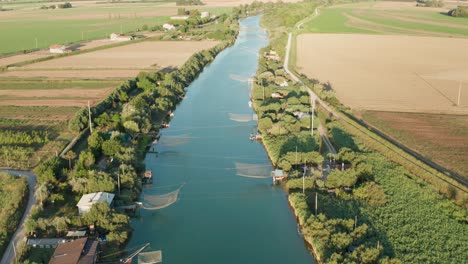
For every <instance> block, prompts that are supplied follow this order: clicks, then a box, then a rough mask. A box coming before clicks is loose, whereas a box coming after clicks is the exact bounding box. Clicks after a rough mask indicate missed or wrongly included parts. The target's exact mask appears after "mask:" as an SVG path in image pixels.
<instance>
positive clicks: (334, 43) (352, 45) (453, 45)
mask: <svg viewBox="0 0 468 264" xmlns="http://www.w3.org/2000/svg"><path fill="white" fill-rule="evenodd" d="M297 43H298V44H297V54H298V55H297V69H298V71H299V72H301V73H304V74H306V75H307V76H308V77H310V78H314V79H318V80H319V81H320V82H329V83H330V84H331V86H332V88H333V89H334V90H335V91H336V94H337V97H338V98H339V99H340V101H341V102H342V103H344V104H345V105H347V106H350V107H351V108H353V109H364V110H384V111H402V112H426V113H444V114H468V63H467V62H468V53H467V52H465V51H466V50H468V39H457V38H441V37H419V36H418V37H414V36H402V35H361V34H303V35H299V36H298V39H297ZM460 84H461V87H462V88H461V97H460V106H457V104H458V91H459V87H460Z"/></svg>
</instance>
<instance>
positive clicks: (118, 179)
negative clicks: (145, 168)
mask: <svg viewBox="0 0 468 264" xmlns="http://www.w3.org/2000/svg"><path fill="white" fill-rule="evenodd" d="M117 187H118V188H119V195H120V174H118V173H117Z"/></svg>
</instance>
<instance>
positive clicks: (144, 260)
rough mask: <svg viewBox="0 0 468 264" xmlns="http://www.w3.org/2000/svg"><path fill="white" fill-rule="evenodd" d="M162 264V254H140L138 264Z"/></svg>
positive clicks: (155, 252)
mask: <svg viewBox="0 0 468 264" xmlns="http://www.w3.org/2000/svg"><path fill="white" fill-rule="evenodd" d="M160 262H162V252H161V250H158V251H150V252H141V253H140V254H138V264H152V263H160Z"/></svg>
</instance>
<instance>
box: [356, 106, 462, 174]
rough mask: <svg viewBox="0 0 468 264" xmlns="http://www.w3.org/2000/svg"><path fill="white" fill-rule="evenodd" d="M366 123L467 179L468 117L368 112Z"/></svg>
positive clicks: (364, 116)
mask: <svg viewBox="0 0 468 264" xmlns="http://www.w3.org/2000/svg"><path fill="white" fill-rule="evenodd" d="M363 119H364V120H365V121H366V122H368V123H370V124H371V125H373V126H375V127H377V128H378V129H379V130H381V131H383V132H384V133H386V134H387V135H389V136H391V137H393V138H395V139H396V140H398V141H399V142H401V143H403V144H404V145H406V146H408V147H410V148H412V149H414V150H416V151H418V152H419V153H421V154H422V155H424V156H425V157H427V158H429V159H431V160H433V161H435V162H436V163H438V164H440V165H442V166H444V167H446V168H448V169H450V170H452V171H455V172H457V173H458V174H460V175H462V176H464V177H465V178H467V179H468V159H467V156H466V153H468V116H456V115H435V114H420V113H393V112H378V111H366V112H364V114H363Z"/></svg>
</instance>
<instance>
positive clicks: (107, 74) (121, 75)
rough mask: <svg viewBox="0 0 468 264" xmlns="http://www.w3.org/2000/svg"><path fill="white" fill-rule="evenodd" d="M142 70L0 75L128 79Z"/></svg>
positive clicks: (8, 72)
mask: <svg viewBox="0 0 468 264" xmlns="http://www.w3.org/2000/svg"><path fill="white" fill-rule="evenodd" d="M140 71H141V70H137V69H134V70H130V69H126V70H119V69H107V70H104V69H99V70H28V71H22V70H10V71H6V72H3V73H0V77H16V78H20V79H23V78H43V79H50V80H61V79H126V78H128V77H135V76H136V75H137V74H138V73H139V72H140Z"/></svg>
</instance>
